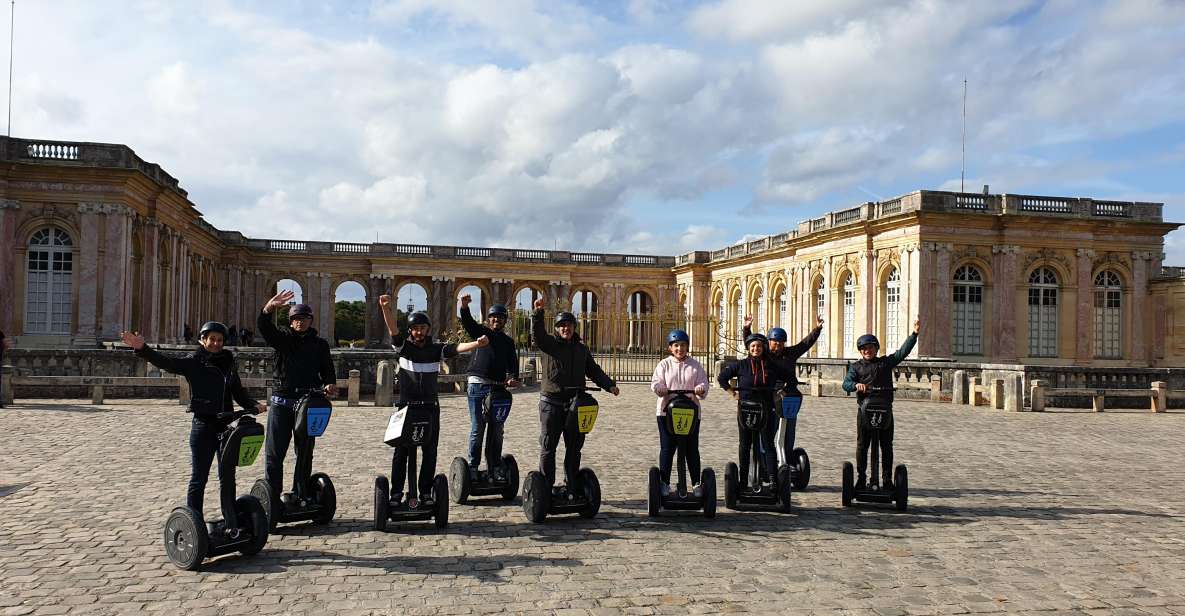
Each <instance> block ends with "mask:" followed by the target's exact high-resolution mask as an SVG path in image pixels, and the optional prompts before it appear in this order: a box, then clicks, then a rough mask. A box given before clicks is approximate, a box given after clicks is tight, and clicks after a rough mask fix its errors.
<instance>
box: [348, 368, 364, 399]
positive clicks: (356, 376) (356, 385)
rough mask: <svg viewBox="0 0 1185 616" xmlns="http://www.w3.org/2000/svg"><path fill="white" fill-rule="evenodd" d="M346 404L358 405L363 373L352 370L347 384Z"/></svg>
mask: <svg viewBox="0 0 1185 616" xmlns="http://www.w3.org/2000/svg"><path fill="white" fill-rule="evenodd" d="M346 387H347V388H348V389H347V390H346V406H358V395H359V394H360V393H361V392H362V373H361V372H359V371H357V370H351V371H350V380H349V382H348V384H347V385H346Z"/></svg>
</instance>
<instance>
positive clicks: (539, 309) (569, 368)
mask: <svg viewBox="0 0 1185 616" xmlns="http://www.w3.org/2000/svg"><path fill="white" fill-rule="evenodd" d="M543 305H544V302H543V299H538V300H536V301H535V312H534V313H533V314H532V315H531V335H532V338H533V340H534V343H535V346H536V347H538V348H539V352H540V359H541V360H542V362H541V363H542V368H541V370H540V376H541V378H540V390H541V391H540V396H539V425H540V430H539V470H538V471H531V472H529V473H527V477H526V480H525V481H524V482H523V513H525V514H526V516H527V519H529V520H531V521H532V522H542V521H543V520H544V519H545V518H546V517H547V515H549V514H552V515H554V514H560V513H579V514H580V515H581V517H585V518H591V517H593V516H595V515H596V514H597V511H598V510H599V509H600V506H601V489H600V482H599V481H598V480H597V476H596V473H594V472H593V471H592V469H590V468H581V467H580V450H581V448H583V447H584V440H585V437H586V436H587V434H588V433H589V432H590V431H592V429H593V427H594V426H595V425H596V418H597V413H598V409H599V406H598V405H597V401H596V399H595V398H593V397H592V396H591V395H589V394H588V393H587V392H588V391H595V390H596V389H597V388H595V387H594V388H589V387H585V385H584V380H585V378H586V377H587V378H588V379H590V380H592V382H593V383H595V384H596V385H598V386H599V388H600V389H603V390H605V391H608V392H609V393H612V394H613V395H614V396H617V395H619V394H620V393H621V391H620V390H619V389H618V388H617V384H616V383H615V382H614V381H613V379H611V378H609V375H607V374H605V371H604V370H602V369H601V367H600V366H598V365H597V362H596V361H595V360H594V359H593V356H592V352H591V351H589V349H588V347H587V346H585V345H584V343H582V342H581V341H580V337H579V335H577V334H576V316H575V315H573V314H572V313H570V312H560V313H559V314H557V315H556V317H555V332H556V333H555V335H552V334H550V333H548V332H547V329H546V328H545V326H544V324H543V318H544V317H543ZM561 437H562V438H563V440H564V450H565V451H564V479H565V481H564V484H563V485H556V484H555V454H556V448H557V447H559V442H560V438H561Z"/></svg>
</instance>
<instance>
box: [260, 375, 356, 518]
mask: <svg viewBox="0 0 1185 616" xmlns="http://www.w3.org/2000/svg"><path fill="white" fill-rule="evenodd" d="M298 393H299V394H301V397H300V398H299V399H298V400H297V401H296V404H295V405H293V410H294V411H295V414H296V424H295V429H296V433H297V434H298V435H299V436H301V437H307V439H308V440H307V441H306V442H307V446H306V447H303V448H300V447H298V448H296V469H295V472H294V473H293V478H292V491H291V492H285V493H283V494H276V493H274V492H272V490H271V486H269V485H268V482H267V480H266V479H259V480H257V481H256V482H255V485H254V486H252V487H251V495H252V496H254V497H255V498H258V499H259V502H260V503H263V509H264V511H266V512H267V519H268V523H269V524H270V526H269V527H268V528H269V529H270V530H275V528H276V524H281V523H282V524H289V523H292V522H303V521H305V520H312V521H313V522H314V523H316V524H324V523H326V522H328V521H330V520H332V519H333V515H334V513H336V512H337V491H336V490H334V488H333V482H332V481H330V479H329V475H326V474H325V473H313V472H312V470H313V447H314V446H315V445H316V441H317V438H319V437H320V436H321V435H323V434H325V429H326V428H327V427H328V426H329V417H330V416H331V415H332V414H333V404H331V403H330V402H329V398H327V397H325V394H324V393H323V392H322V391H321V390H320V389H302V390H299V391H298ZM276 400H277V401H278V402H280V403H282V404H288V403H289V402H290V401H289V400H284V399H279V398H276ZM294 444H295V443H294Z"/></svg>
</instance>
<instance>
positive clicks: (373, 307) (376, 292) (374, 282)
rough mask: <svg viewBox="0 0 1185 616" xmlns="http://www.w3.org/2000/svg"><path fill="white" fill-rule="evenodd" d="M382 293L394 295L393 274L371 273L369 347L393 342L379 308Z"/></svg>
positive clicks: (369, 288)
mask: <svg viewBox="0 0 1185 616" xmlns="http://www.w3.org/2000/svg"><path fill="white" fill-rule="evenodd" d="M380 295H392V292H391V274H371V275H370V280H368V281H367V288H366V346H367V347H368V348H382V347H385V346H387V345H389V344H391V335H390V334H388V333H387V324H386V322H384V321H383V313H382V311H381V310H380V309H379V296H380ZM391 301H395V298H394V297H392V298H391ZM376 404H377V403H376Z"/></svg>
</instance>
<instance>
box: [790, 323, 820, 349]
mask: <svg viewBox="0 0 1185 616" xmlns="http://www.w3.org/2000/svg"><path fill="white" fill-rule="evenodd" d="M817 323H818V324H817V325H815V328H814V329H812V330H811V332H810V333H809V334H807V335H806V338H803V339H802V340H800V341H799V342H798V344H796V345H794V346H792V347H790V348H788V349H786V354H787V355H789V356H790V358H791V359H798V358H799V357H802V356H803V355H805V354H806V352H807V351H809V350H810V348H811V347H812V346H814V345H815V342H817V341H818V340H819V334H821V333H823V319H822V317H820V318H819V320H818V322H817Z"/></svg>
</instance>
